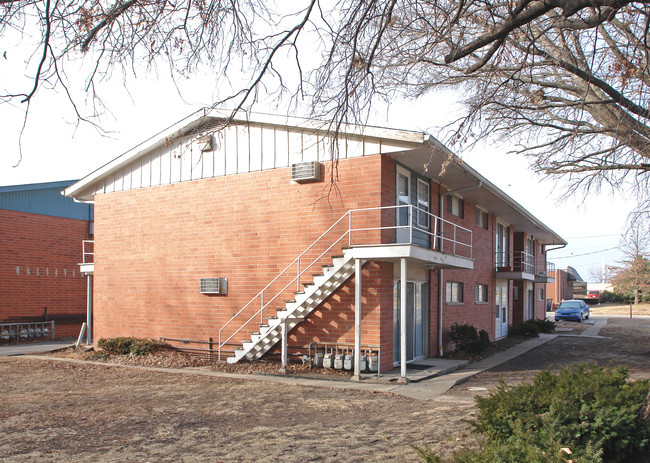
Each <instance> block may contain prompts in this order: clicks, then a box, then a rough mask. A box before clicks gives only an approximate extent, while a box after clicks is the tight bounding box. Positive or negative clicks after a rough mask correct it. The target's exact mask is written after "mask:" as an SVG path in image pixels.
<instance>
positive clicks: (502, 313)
mask: <svg viewBox="0 0 650 463" xmlns="http://www.w3.org/2000/svg"><path fill="white" fill-rule="evenodd" d="M495 294H496V296H495V297H496V318H495V327H494V336H495V337H496V338H503V337H505V336H508V280H497V281H496V288H495Z"/></svg>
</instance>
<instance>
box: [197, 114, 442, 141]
mask: <svg viewBox="0 0 650 463" xmlns="http://www.w3.org/2000/svg"><path fill="white" fill-rule="evenodd" d="M206 115H207V116H209V117H214V118H218V119H227V118H229V117H231V116H232V112H230V111H227V110H223V109H212V110H210V111H209V113H207V114H206ZM233 122H252V123H257V124H269V125H277V126H282V127H288V128H292V127H293V128H298V129H304V130H313V131H316V132H334V131H335V130H336V129H337V127H336V125H335V124H334V123H333V122H332V121H326V120H320V119H307V118H302V117H292V116H278V115H275V114H264V113H254V112H246V111H243V110H240V111H239V112H237V114H236V116H235V117H234V118H233ZM338 133H340V134H345V135H352V136H359V137H372V138H380V139H381V138H383V139H388V140H394V141H402V142H408V143H424V142H425V140H426V139H427V137H429V135H427V134H425V133H423V132H414V131H410V130H398V129H390V128H384V127H375V126H369V125H360V124H341V126H340V127H338Z"/></svg>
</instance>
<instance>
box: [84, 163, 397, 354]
mask: <svg viewBox="0 0 650 463" xmlns="http://www.w3.org/2000/svg"><path fill="white" fill-rule="evenodd" d="M386 163H388V164H392V162H391V161H390V160H389V159H388V158H386V157H383V156H370V157H364V158H357V159H351V160H346V161H341V162H340V163H339V165H338V181H337V184H336V188H333V189H330V185H329V182H328V181H327V178H328V175H329V174H328V173H325V175H324V178H325V179H326V180H325V181H323V182H318V183H306V184H296V183H291V182H290V180H289V179H290V172H289V169H275V170H269V171H263V172H254V173H248V174H240V175H233V176H228V177H221V178H213V179H206V180H199V181H193V182H186V183H179V184H173V185H166V186H159V187H152V188H144V189H139V190H131V191H126V192H116V193H109V194H105V195H98V196H96V198H95V200H96V203H95V230H96V235H95V237H96V243H95V283H94V284H95V286H94V287H95V293H94V294H95V296H94V308H95V316H94V321H95V323H94V339H95V340H98V339H99V338H100V337H114V336H129V335H135V336H139V337H151V338H159V337H170V338H190V339H194V340H203V341H207V340H208V338H210V337H212V338H213V339H214V341H215V342H216V341H217V338H218V333H219V328H220V327H221V326H222V325H223V324H224V323H225V322H226V321H227V320H228V319H229V318H230V317H231V316H232V315H233V314H234V313H236V312H237V311H238V310H240V309H241V308H242V307H243V306H244V305H245V304H246V303H247V302H248V301H249V300H250V299H251V298H252V297H253V296H254V295H255V294H256V293H257V292H258V291H259V290H260V289H262V288H263V287H264V286H265V285H267V284H268V283H269V281H270V280H271V279H272V278H274V277H275V276H276V275H277V274H278V273H279V272H280V271H281V270H282V269H284V268H285V266H287V265H288V264H289V263H290V262H291V261H292V260H293V259H294V258H295V257H297V255H298V254H299V253H300V252H301V251H302V250H304V249H305V248H307V246H308V245H309V244H311V242H313V241H314V240H315V239H316V238H317V237H318V236H319V235H320V234H321V233H322V232H323V231H325V230H326V229H327V228H328V227H329V226H330V225H331V224H332V223H334V222H335V221H336V220H337V219H339V217H341V216H342V215H343V214H344V212H345V211H347V210H349V209H354V208H364V207H377V206H380V205H381V204H382V201H384V200H385V198H383V196H382V194H381V187H380V185H381V182H382V176H383V175H385V174H386V173H387V172H388V171H390V169H389V168H388V167H386V165H385V164H386ZM324 167H326V168H327V166H324ZM392 175H393V178H394V174H392ZM389 180H390V179H389ZM390 181H392V182H393V183H394V180H390ZM344 226H345V227H347V223H345V224H344ZM342 231H343V226H341V227H338V228H336V229H335V230H334V233H333V234H332V236H334V235H335V234H336V233H341V232H342ZM345 244H346V242H342V243H341V245H345ZM339 248H340V246H337V247H335V248H334V249H333V250H332V251H331V252H329V253H328V254H327V255H328V256H329V255H331V254H337V253H340V249H339ZM320 263H322V262H319V264H320ZM301 266H302V267H301V268H302V269H304V266H305V264H304V260H303V263H302V264H301ZM364 272H370V273H371V274H372V273H377V272H378V274H380V275H385V274H386V275H387V274H388V273H389V272H388V270H387V268H386V267H385V266H384V265H377V264H369V265H367V266H366V268H365V269H364ZM311 273H316V272H312V271H309V272H307V276H306V277H305V278H304V279H303V280H302V281H303V282H309V281H310V280H311V276H310V275H311ZM202 277H226V278H228V295H227V296H222V295H219V296H207V295H203V294H200V292H199V279H200V278H202ZM382 278H383V277H382ZM353 283H354V282H353V280H352V281H351V282H348V283H346V284H345V285H344V287H343V288H342V289H341V290H340V291H339V292H338V293H337V294H336V295H334V296H332V297H331V298H330V301H328V302H327V303H326V304H325V305H324V307H323V310H322V311H321V312H319V314H314V319H316V317H318V316H322V315H323V314H326V315H327V316H328V317H330V316H331V317H332V319H329V320H323V323H324V324H325V325H327V326H328V327H329V328H328V329H329V330H330V331H331V333H330V334H331V337H330V339H331V340H332V341H336V340H341V341H342V340H346V341H348V340H349V339H350V336H351V334H350V331H349V323H353V312H351V311H350V310H349V308H350V304H351V302H350V299H349V297H350V288H353V286H350V285H353ZM390 288H391V286H390V285H389V289H390ZM295 289H296V288H294V287H293V286H292V287H291V288H290V290H291V291H293V290H295ZM364 291H365V292H364V294H366V295H367V296H366V297H367V304H368V309H367V310H369V313H368V314H367V315H366V316H367V317H370V318H369V320H370V319H373V320H374V319H377V318H381V317H382V313H383V312H382V310H383V304H384V303H390V307H388V308H387V309H386V310H388V311H390V313H391V320H392V300H391V299H390V298H389V297H388V296H386V295H385V294H384V291H383V290H379V289H377V288H371V287H366V288H365V289H364ZM352 294H353V293H352ZM287 296H288V297H280V298H278V300H277V301H276V302H277V303H276V302H274V303H273V304H272V305H271V306H270V309H271V310H269V311H268V315H275V309H276V308H279V307H282V306H283V303H282V302H281V301H282V300H284V299H287V298H289V297H290V296H289V293H287ZM266 297H267V298H266V300H265V301H268V300H269V297H270V296H266ZM352 297H353V296H352ZM335 306H338V308H341V309H342V310H341V311H340V312H339V311H337V312H334V311H333V310H332V308H333V307H335ZM259 307H260V304H259V301H256V302H255V303H254V304H253V305H252V306H250V307H249V308H248V309H246V310H245V311H244V313H245V314H246V315H248V316H252V315H253V314H254V313H255V312H256V311H257V310H258V309H259ZM380 307H381V310H380ZM364 310H366V309H365V307H364ZM265 315H266V314H265ZM246 318H248V317H246ZM309 323H312V324H314V323H315V322H312V321H310V322H308V324H306V326H307V327H308V326H310V325H309ZM256 329H257V326H253V325H251V329H250V330H245V331H246V333H245V334H246V336H245V337H248V335H249V334H250V332H251V331H254V330H256ZM302 329H303V330H305V329H308V328H302ZM382 329H383V328H382ZM391 329H392V328H391ZM364 330H365V331H366V333H365V335H364V338H363V339H364V342H369V341H367V340H366V339H368V340H370V341H372V340H376V339H377V333H376V332H375V331H373V329H371V327H370V324H369V323H367V324H366V326H365V328H364ZM226 331H228V332H230V329H229V328H228V329H227V330H226ZM226 331H224V332H226ZM391 332H392V331H391ZM301 333H302V332H301V331H297V333H296V334H293V335H292V340H294V341H295V342H298V343H304V342H305V341H306V339H307V338H306V337H304V336H302V335H301ZM242 337H243V336H242ZM238 338H241V337H239V336H238ZM224 339H225V336H224ZM290 345H291V344H290Z"/></svg>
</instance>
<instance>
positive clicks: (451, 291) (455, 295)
mask: <svg viewBox="0 0 650 463" xmlns="http://www.w3.org/2000/svg"><path fill="white" fill-rule="evenodd" d="M445 300H446V301H447V302H448V303H449V302H452V303H454V302H455V303H460V302H463V284H462V283H460V282H458V281H448V282H447V284H446V285H445Z"/></svg>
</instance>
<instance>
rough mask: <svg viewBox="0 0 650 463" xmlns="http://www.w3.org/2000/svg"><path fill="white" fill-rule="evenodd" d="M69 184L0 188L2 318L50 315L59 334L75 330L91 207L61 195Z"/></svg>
mask: <svg viewBox="0 0 650 463" xmlns="http://www.w3.org/2000/svg"><path fill="white" fill-rule="evenodd" d="M73 183H75V181H64V182H49V183H36V184H28V185H13V186H3V187H0V280H1V281H2V284H1V285H0V323H2V324H8V323H21V322H25V323H26V322H41V321H43V322H44V321H52V320H54V322H55V333H56V336H57V337H63V336H75V335H78V334H79V329H80V327H81V324H82V322H83V321H85V319H86V286H87V285H86V279H85V278H84V276H83V275H82V274H81V272H80V270H79V262H80V259H81V246H82V241H83V240H88V239H90V238H91V235H92V206H91V205H89V204H79V203H76V202H74V201H73V200H72V199H71V198H66V197H64V196H62V195H61V192H62V190H63V189H64V188H66V187H69V186H70V185H72V184H73ZM7 328H8V327H7ZM7 330H8V329H7ZM2 339H3V340H11V339H14V338H9V337H8V336H7V335H6V334H5V335H4V336H2Z"/></svg>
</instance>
